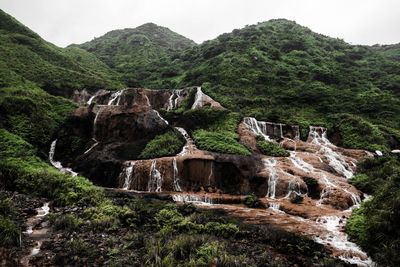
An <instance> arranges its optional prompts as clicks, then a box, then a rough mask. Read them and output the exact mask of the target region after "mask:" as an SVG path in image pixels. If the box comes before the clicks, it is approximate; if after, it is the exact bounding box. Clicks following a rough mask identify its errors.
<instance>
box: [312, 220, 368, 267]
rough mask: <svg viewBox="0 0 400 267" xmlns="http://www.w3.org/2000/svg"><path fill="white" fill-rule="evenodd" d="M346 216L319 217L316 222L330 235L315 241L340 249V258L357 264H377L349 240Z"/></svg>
mask: <svg viewBox="0 0 400 267" xmlns="http://www.w3.org/2000/svg"><path fill="white" fill-rule="evenodd" d="M346 221H347V219H346V217H344V216H342V217H338V216H322V217H319V218H317V220H316V223H317V224H318V225H320V226H322V227H323V228H325V229H326V230H327V231H328V233H329V235H325V236H322V237H316V238H315V241H316V242H317V243H320V244H323V245H330V246H332V247H333V248H335V249H337V250H338V251H340V252H341V253H340V256H339V259H341V260H343V261H345V262H348V263H350V264H355V265H357V266H375V264H374V263H373V262H372V260H371V259H370V258H369V257H368V255H367V254H366V253H365V252H363V251H362V250H361V248H360V247H359V246H357V245H356V244H355V243H353V242H350V241H349V237H348V236H347V234H346V233H345V232H344V226H345V225H346Z"/></svg>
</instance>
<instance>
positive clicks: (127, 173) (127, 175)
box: [119, 161, 136, 190]
mask: <svg viewBox="0 0 400 267" xmlns="http://www.w3.org/2000/svg"><path fill="white" fill-rule="evenodd" d="M135 163H136V162H130V161H128V162H126V166H125V167H124V168H123V169H122V172H121V173H120V175H119V180H120V181H124V184H123V186H122V189H124V190H128V189H129V188H130V187H131V181H132V172H133V168H134V166H135Z"/></svg>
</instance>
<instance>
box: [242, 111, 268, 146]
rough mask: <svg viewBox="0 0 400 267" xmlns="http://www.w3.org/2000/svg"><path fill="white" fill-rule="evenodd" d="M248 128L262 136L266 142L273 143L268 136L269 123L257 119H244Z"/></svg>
mask: <svg viewBox="0 0 400 267" xmlns="http://www.w3.org/2000/svg"><path fill="white" fill-rule="evenodd" d="M243 122H244V123H245V124H246V126H247V127H248V128H249V129H250V130H251V131H252V132H253V133H254V134H256V135H257V136H259V135H261V136H262V137H264V139H265V140H267V141H271V139H270V138H269V136H268V135H267V123H266V122H264V121H257V120H256V119H255V118H252V117H246V118H244V119H243Z"/></svg>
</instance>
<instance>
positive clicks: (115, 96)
mask: <svg viewBox="0 0 400 267" xmlns="http://www.w3.org/2000/svg"><path fill="white" fill-rule="evenodd" d="M123 92H124V90H120V91H116V92H114V93H112V94H111V97H110V98H111V99H110V100H109V101H108V103H107V105H108V106H111V105H113V103H114V102H115V100H117V99H118V100H117V104H116V105H117V106H118V105H119V102H120V100H121V95H122V93H123Z"/></svg>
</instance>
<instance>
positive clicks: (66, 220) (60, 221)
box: [49, 214, 83, 232]
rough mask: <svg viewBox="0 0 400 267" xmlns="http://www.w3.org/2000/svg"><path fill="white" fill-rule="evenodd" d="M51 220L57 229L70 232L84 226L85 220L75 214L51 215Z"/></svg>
mask: <svg viewBox="0 0 400 267" xmlns="http://www.w3.org/2000/svg"><path fill="white" fill-rule="evenodd" d="M49 219H50V222H51V223H52V225H53V226H54V228H55V229H57V230H66V231H69V232H72V231H75V230H76V229H78V228H79V227H80V226H81V225H82V224H83V220H82V219H80V218H78V217H76V215H75V214H50V215H49Z"/></svg>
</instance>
